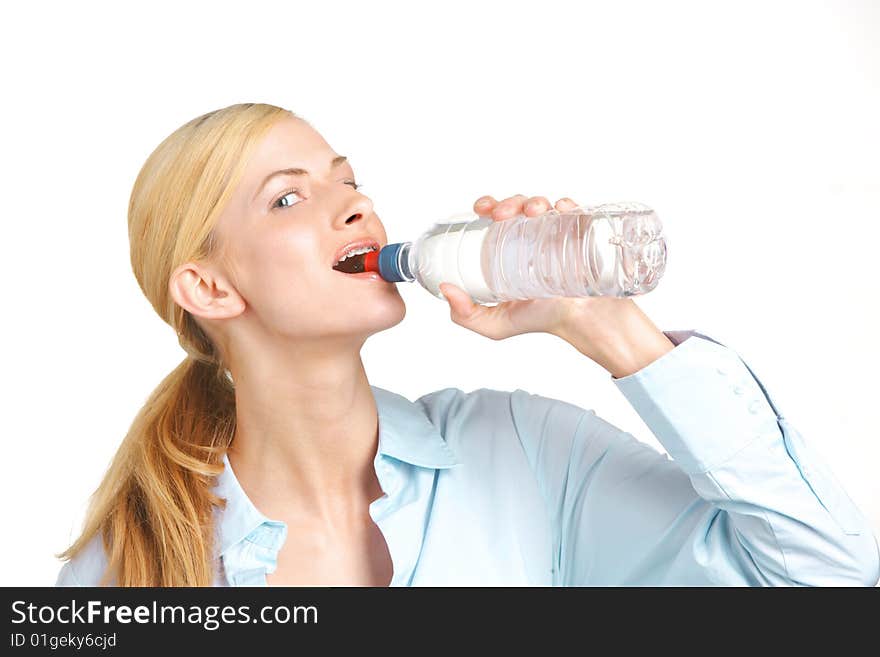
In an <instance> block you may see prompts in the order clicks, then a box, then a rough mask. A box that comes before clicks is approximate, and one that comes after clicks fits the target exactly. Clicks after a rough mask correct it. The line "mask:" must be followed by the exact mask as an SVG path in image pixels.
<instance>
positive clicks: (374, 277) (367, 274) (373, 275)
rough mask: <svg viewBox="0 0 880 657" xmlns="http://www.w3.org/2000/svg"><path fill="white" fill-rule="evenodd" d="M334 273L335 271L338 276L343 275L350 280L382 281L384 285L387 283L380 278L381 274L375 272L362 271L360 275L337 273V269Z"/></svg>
mask: <svg viewBox="0 0 880 657" xmlns="http://www.w3.org/2000/svg"><path fill="white" fill-rule="evenodd" d="M333 271H335V272H336V273H337V274H342V275H343V276H346V277H348V278H363V279H366V280H374V281H382V282H383V283H384V282H385V279H384V278H382V277H381V276H379V274H377V273H376V272H374V271H362V272H360V273H358V274H346V273H345V272H344V271H337V270H335V269H334V270H333Z"/></svg>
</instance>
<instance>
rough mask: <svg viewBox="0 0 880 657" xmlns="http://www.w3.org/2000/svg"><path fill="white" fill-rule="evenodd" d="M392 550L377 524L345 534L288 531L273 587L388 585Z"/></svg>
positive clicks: (271, 579)
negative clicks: (333, 534) (333, 535)
mask: <svg viewBox="0 0 880 657" xmlns="http://www.w3.org/2000/svg"><path fill="white" fill-rule="evenodd" d="M392 574H393V565H392V561H391V553H390V551H389V549H388V545H387V543H386V541H385V537H384V536H383V535H382V532H381V531H380V530H379V528H378V527H377V526H376V524H375V523H373V522H369V523H365V527H364V528H363V529H362V530H359V531H356V532H353V533H350V534H346V535H345V536H337V537H330V536H327V535H324V534H320V533H315V532H306V531H303V532H297V531H291V532H289V533H288V538H287V540H286V541H285V543H284V545H283V546H282V547H281V550H279V552H278V562H277V567H276V569H275V572H273V573H270V574H267V575H266V583H267V584H268V585H269V586H388V585H389V584H390V582H391V577H392Z"/></svg>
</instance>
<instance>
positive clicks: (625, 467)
mask: <svg viewBox="0 0 880 657" xmlns="http://www.w3.org/2000/svg"><path fill="white" fill-rule="evenodd" d="M526 201H528V202H526ZM573 206H574V203H573V202H572V201H570V200H568V199H563V200H560V201H558V202H557V203H556V205H555V207H556V209H558V210H564V209H568V208H570V207H573ZM549 209H550V204H549V202H548V201H547V200H546V199H545V198H543V197H536V198H532V199H526V198H525V197H523V196H521V195H518V196H514V197H512V198H509V199H505V200H503V201H502V202H500V203H497V202H496V201H495V200H494V199H492V198H491V197H484V198H482V199H480V200H479V201H478V202H477V203H476V205H475V210H476V211H477V212H478V213H479V214H481V215H484V216H491V217H492V218H493V219H495V220H499V221H503V220H505V219H507V218H510V217H512V216H514V215H516V214H518V213H525V214H526V215H528V216H535V215H538V214H542V213H543V212H545V211H547V210H549ZM129 236H130V243H131V260H132V267H133V269H134V273H135V276H136V277H137V280H138V282H139V284H140V286H141V289H142V290H143V291H144V294H145V295H146V296H147V298H148V299H149V300H150V303H152V304H153V307H154V308H155V309H156V312H157V313H159V315H160V316H161V317H162V319H163V320H165V321H166V322H167V323H168V324H170V325H171V326H172V327H174V329H175V330H176V331H177V333H178V336H179V341H180V344H181V346H182V347H183V348H184V349H185V350H186V352H187V354H188V356H187V358H186V359H185V360H184V361H183V362H182V363H181V364H180V365H179V366H178V367H177V368H176V369H175V370H174V371H173V372H172V373H171V374H170V375H168V377H167V378H166V379H165V380H164V381H163V382H162V383H161V385H160V386H159V387H158V388H157V389H156V390H155V391H154V392H153V394H152V395H151V397H150V398H149V399H148V401H147V403H146V404H145V405H144V407H143V409H142V410H141V411H140V413H139V414H138V416H137V417H136V418H135V420H134V423H133V424H132V426H131V428H130V430H129V432H128V435H127V436H126V438H125V440H124V442H123V444H122V446H121V448H120V449H119V451H118V453H117V455H116V457H115V459H114V460H113V463H112V465H111V466H110V468H109V470H108V472H107V474H106V476H105V478H104V481H103V482H102V483H101V485H100V487H99V488H98V490H97V491H96V493H95V495H94V496H93V498H92V505H91V507H90V510H89V512H88V514H87V519H86V523H85V527H84V530H83V533H82V535H81V536H80V537H79V539H78V540H77V541H76V542H75V543H74V544H73V545H72V546H71V547H70V548H69V549H68V550H66V551H65V552H64V553H63V554H61V555H60V556H61V557H62V558H66V559H69V561H68V563H66V564H65V565H64V566H63V567H62V569H61V572H60V574H59V577H58V582H57V583H58V584H60V585H76V584H80V585H98V584H115V585H121V586H157V585H161V586H175V585H212V584H213V585H255V584H260V585H267V584H268V585H294V584H296V585H299V584H303V585H346V584H350V585H383V586H384V585H389V584H390V585H395V586H397V585H446V584H475V585H484V584H485V585H522V584H538V585H582V584H620V585H653V584H660V585H664V584H671V585H682V584H687V585H785V584H817V585H827V584H852V585H873V584H875V583H876V581H877V578H878V550H877V543H876V540H875V538H874V535H873V533H872V530H871V528H870V526H869V524H868V523H867V522H866V520H865V519H864V518H863V517H862V515H861V514H860V513H859V511H858V509H857V508H856V507H855V506H854V505H853V503H852V502H851V501H850V499H849V498H848V497H847V495H846V493H845V492H844V490H843V489H842V488H841V487H840V485H839V484H838V483H837V482H836V481H835V479H834V478H833V476H832V475H831V473H830V472H829V471H828V469H827V468H826V466H825V465H823V463H822V462H821V461H820V459H819V458H817V456H816V454H815V453H814V452H813V451H811V449H810V448H809V447H808V446H807V445H805V444H804V443H803V442H802V440H801V438H800V436H799V435H798V434H797V433H796V432H795V430H794V429H793V428H792V427H791V426H790V425H789V424H788V423H787V421H786V420H785V419H784V418H782V416H781V415H780V414H779V412H778V411H777V410H776V408H775V407H774V405H773V404H772V402H771V401H770V399H769V398H768V397H767V396H766V393H765V392H764V389H763V387H762V386H761V384H760V383H759V382H758V381H757V379H755V378H754V377H753V376H752V374H751V372H750V370H748V369H747V368H746V366H745V365H744V364H743V363H742V362H741V361H740V360H739V359H738V358H737V356H736V355H735V354H734V353H733V352H732V351H730V350H728V349H726V348H725V347H723V346H721V345H719V344H717V343H715V342H713V341H711V340H709V339H707V338H705V337H703V336H700V335H697V334H693V333H677V334H676V333H669V334H664V333H662V332H661V331H659V330H658V329H657V328H656V327H655V326H654V325H653V324H652V323H651V321H650V320H649V319H648V318H647V317H646V316H645V315H644V314H643V313H642V312H641V311H640V310H639V308H638V307H637V306H636V305H635V304H634V303H633V302H632V301H631V300H628V299H607V298H596V299H573V298H554V299H540V300H531V301H516V302H507V303H502V304H499V305H497V306H495V307H483V306H476V305H474V304H473V303H472V302H471V300H470V298H469V297H468V295H467V294H466V293H464V292H463V291H462V290H460V289H458V288H456V287H455V286H451V285H448V284H444V285H443V287H442V290H443V292H444V294H445V295H446V298H447V301H448V302H449V305H450V314H451V318H452V320H453V321H454V322H456V323H458V324H460V325H462V326H464V327H467V328H469V329H472V330H474V331H476V332H478V333H480V334H482V335H484V336H487V337H489V338H492V339H495V340H499V339H504V338H507V337H510V336H513V335H517V334H520V333H526V332H532V331H546V332H549V333H552V334H554V335H557V336H559V337H560V338H562V339H564V340H566V341H567V342H569V343H570V344H571V345H573V346H574V347H575V348H576V349H577V350H578V351H580V352H581V353H582V354H584V355H585V356H587V357H588V358H591V359H593V360H594V361H596V362H597V363H599V364H600V365H601V366H602V367H604V368H605V369H606V370H607V371H608V372H609V373H610V374H611V376H612V380H613V381H614V383H615V384H616V385H617V386H618V387H619V388H620V390H621V391H622V392H623V394H624V395H626V397H627V399H628V400H629V401H630V402H631V403H632V405H633V406H634V408H635V409H636V410H637V411H638V413H639V414H640V415H641V417H642V418H644V420H645V422H646V423H647V424H648V426H649V427H650V428H651V429H652V431H653V432H654V433H655V434H656V435H657V437H658V439H659V440H660V441H661V442H662V444H663V445H664V447H665V448H666V450H667V451H668V452H669V454H670V455H671V456H672V457H673V460H669V459H668V457H666V456H665V455H661V454H660V453H658V452H657V451H655V450H654V449H652V448H651V447H649V446H647V445H645V444H643V443H640V442H638V441H636V440H635V439H634V438H633V437H632V436H630V435H629V434H626V433H623V432H621V431H620V430H618V429H617V428H615V427H613V426H611V425H610V424H608V423H606V422H604V421H603V420H601V419H600V418H598V417H597V416H596V415H595V414H594V413H593V412H592V411H588V410H585V409H582V408H579V407H577V406H575V405H572V404H569V403H565V402H562V401H559V400H554V399H548V398H545V397H541V396H539V395H535V394H529V393H527V392H525V391H523V390H519V389H517V390H515V391H512V392H507V391H499V390H489V389H480V390H476V391H473V392H469V393H466V392H463V391H461V390H459V389H456V388H447V389H444V390H438V391H435V392H432V393H430V394H427V395H425V396H423V397H421V398H419V399H418V400H417V401H416V402H411V401H409V400H408V399H406V398H404V397H402V396H400V395H397V394H395V393H393V392H390V391H387V390H383V389H381V388H378V387H375V386H371V385H370V384H369V382H368V380H367V376H366V373H365V372H364V367H363V363H362V362H361V358H360V350H361V348H362V346H363V344H364V341H365V340H366V338H367V337H368V336H370V335H372V334H373V333H376V332H379V331H382V330H385V329H388V328H390V327H392V326H395V325H396V324H398V323H399V322H400V321H401V320H402V319H403V317H404V314H405V307H404V303H403V300H402V299H401V297H400V295H399V293H398V290H397V288H396V287H395V285H394V284H391V283H387V282H385V281H383V280H381V279H375V278H374V279H371V278H363V277H358V278H355V277H351V276H348V275H347V274H343V273H341V272H338V271H335V270H334V269H333V268H332V266H333V265H334V264H335V263H336V262H337V261H338V260H339V258H340V257H342V255H343V254H344V253H345V252H346V251H347V250H348V248H349V247H350V245H352V244H355V245H363V244H373V245H374V246H380V247H381V246H384V245H385V244H386V243H387V238H386V235H385V230H384V228H383V226H382V223H381V222H380V220H379V218H378V216H377V215H376V213H375V212H374V211H373V206H372V203H371V201H370V199H369V198H367V197H366V196H365V195H363V194H362V193H360V192H359V191H358V190H357V183H356V182H355V178H354V172H353V170H352V168H351V165H350V164H349V163H348V162H347V161H345V159H344V158H343V157H342V156H340V155H339V154H338V153H336V152H335V151H334V150H333V149H332V148H331V147H330V146H329V145H328V143H327V142H326V141H325V140H324V139H323V138H322V137H321V136H320V135H319V134H318V133H317V132H316V131H315V130H314V129H313V128H312V127H311V126H310V125H309V124H308V123H307V122H306V121H304V120H303V119H301V118H299V117H297V116H296V115H294V114H292V113H291V112H289V111H287V110H283V109H281V108H278V107H274V106H271V105H264V104H240V105H233V106H230V107H226V108H224V109H221V110H218V111H215V112H211V113H208V114H205V115H203V116H200V117H198V118H196V119H194V120H192V121H190V122H189V123H187V124H186V125H184V126H182V127H181V128H180V129H178V130H177V131H175V132H174V133H173V134H172V135H170V136H169V137H168V138H167V139H165V141H163V142H162V143H161V144H160V145H159V147H158V148H157V149H156V150H155V152H153V153H152V155H151V156H150V157H149V159H148V160H147V162H146V163H145V165H144V166H143V169H142V170H141V172H140V174H139V175H138V178H137V180H136V182H135V185H134V189H133V192H132V195H131V201H130V205H129Z"/></svg>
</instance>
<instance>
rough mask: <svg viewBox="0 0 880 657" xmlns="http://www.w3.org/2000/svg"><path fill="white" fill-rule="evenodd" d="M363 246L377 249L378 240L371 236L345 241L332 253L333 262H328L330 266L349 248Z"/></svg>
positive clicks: (378, 246)
mask: <svg viewBox="0 0 880 657" xmlns="http://www.w3.org/2000/svg"><path fill="white" fill-rule="evenodd" d="M364 246H374V247H376V248H377V249H378V248H381V247H380V245H379V241H378V240H375V239H373V238H372V237H362V238H360V239H356V240H352V241H351V242H346V243H345V244H343V245H342V246H340V247H339V248H338V249H337V250H336V253H335V254H334V255H333V262H331V263H330V266H331V267H333V265H335V264H336V263H337V262H339V259H340V258H341V257H342V256H344V255H345V254H346V252H348V251H350V250H351V249H359V248H361V247H364Z"/></svg>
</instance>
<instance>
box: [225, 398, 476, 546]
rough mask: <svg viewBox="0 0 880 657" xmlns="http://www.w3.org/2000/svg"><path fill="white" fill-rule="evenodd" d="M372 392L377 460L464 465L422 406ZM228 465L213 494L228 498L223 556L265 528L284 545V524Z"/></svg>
mask: <svg viewBox="0 0 880 657" xmlns="http://www.w3.org/2000/svg"><path fill="white" fill-rule="evenodd" d="M370 388H371V389H372V391H373V397H374V399H375V400H376V409H377V411H378V414H379V449H378V452H377V454H376V458H377V459H378V458H379V456H380V455H382V456H389V457H392V458H395V459H397V460H398V461H403V462H405V463H410V464H412V465H416V466H419V467H423V468H449V467H451V466H454V465H460V464H461V460H460V459H459V457H458V454H457V453H456V452H455V451H454V450H453V449H452V447H451V446H450V445H449V444H448V443H447V442H446V440H444V438H443V436H442V435H441V434H440V431H439V430H438V429H437V427H436V426H435V425H434V424H433V422H431V420H430V418H429V417H428V416H427V414H426V412H425V408H424V407H423V406H421V405H420V404H417V403H415V402H411V401H410V400H409V399H407V398H406V397H404V396H402V395H398V394H396V393H393V392H391V391H389V390H385V389H383V388H379V387H377V386H373V385H371V386H370ZM223 466H224V467H223V472H221V473H220V474H219V475H218V476H217V482H216V484H215V486H214V493H215V494H217V495H218V496H220V497H222V498H224V499H225V500H226V508H225V509H224V510H222V513H220V516H219V519H218V523H219V531H220V533H219V541H220V554H221V555H223V554H225V553H226V552H227V551H228V550H229V548H231V547H232V546H234V545H236V544H238V543H240V542H241V541H242V540H244V539H245V538H247V537H249V536H252V535H254V532H255V531H256V530H257V529H259V528H260V527H261V526H263V525H267V529H270V528H272V529H273V530H274V531H273V532H270V533H271V534H273V535H275V536H278V537H279V538H280V540H281V541H283V537H284V536H285V534H286V527H287V526H286V525H285V523H283V522H281V521H279V520H272V519H271V518H268V517H266V516H265V515H264V514H263V513H261V512H260V510H259V509H257V507H256V506H254V504H253V502H251V500H250V498H248V496H247V494H246V493H245V492H244V489H243V488H242V487H241V484H239V482H238V479H237V478H236V476H235V473H234V472H233V471H232V466H231V465H230V463H229V459H228V457H227V456H226V454H224V455H223ZM263 533H265V532H263ZM260 535H262V534H260ZM273 542H278V541H273Z"/></svg>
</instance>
